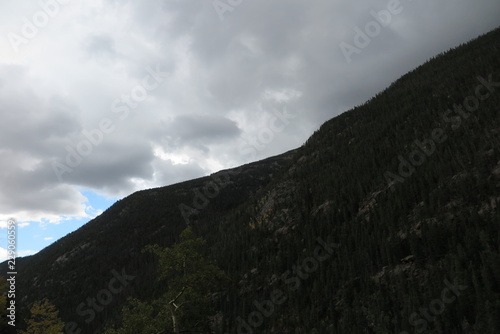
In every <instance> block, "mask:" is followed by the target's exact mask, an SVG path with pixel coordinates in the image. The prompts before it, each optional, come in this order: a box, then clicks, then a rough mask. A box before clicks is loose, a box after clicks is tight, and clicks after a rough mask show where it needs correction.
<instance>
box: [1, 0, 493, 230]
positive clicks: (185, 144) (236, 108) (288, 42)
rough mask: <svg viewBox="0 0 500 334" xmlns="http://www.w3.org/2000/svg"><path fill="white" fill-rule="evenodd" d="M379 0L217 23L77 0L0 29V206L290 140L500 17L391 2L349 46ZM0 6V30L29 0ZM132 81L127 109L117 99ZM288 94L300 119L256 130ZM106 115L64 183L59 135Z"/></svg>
mask: <svg viewBox="0 0 500 334" xmlns="http://www.w3.org/2000/svg"><path fill="white" fill-rule="evenodd" d="M222 1H223V2H225V3H228V2H226V1H225V0H222ZM393 1H394V0H393ZM389 3H390V1H385V0H377V1H370V2H366V1H365V2H348V1H330V0H328V1H327V0H318V1H315V2H306V1H303V0H273V1H250V0H244V1H242V2H241V4H239V5H237V6H233V7H232V10H231V11H227V12H225V13H224V14H223V19H224V20H222V21H221V19H220V13H217V11H216V9H215V8H214V6H213V1H212V0H209V1H163V0H151V1H143V2H139V1H130V0H123V1H117V0H106V1H103V2H101V1H85V2H83V1H82V2H77V4H78V5H76V6H75V5H68V6H66V7H65V8H64V10H63V9H61V14H60V15H59V16H57V17H55V18H54V19H53V20H51V21H50V22H49V24H48V25H47V27H44V28H43V29H41V30H40V33H39V34H38V35H37V36H36V38H33V39H30V40H29V43H28V44H27V45H23V51H22V52H21V53H19V54H16V53H14V52H13V51H12V48H11V46H10V45H9V42H8V40H7V39H4V40H2V41H0V43H5V44H0V47H1V49H2V50H3V51H2V53H1V54H0V117H1V119H2V123H1V125H0V159H1V162H2V164H3V165H4V166H7V167H5V168H3V169H2V171H1V173H0V182H1V184H2V186H3V187H2V193H1V194H0V199H1V202H0V203H1V204H0V209H1V211H2V212H4V213H5V215H16V214H17V213H20V212H22V213H23V214H22V216H23V217H30V218H31V219H35V220H36V219H40V218H42V217H44V215H49V216H51V217H54V216H57V215H60V216H62V215H71V214H74V215H77V216H78V215H82V214H83V213H82V212H83V209H82V205H81V202H82V201H83V200H84V199H85V198H84V197H83V196H82V195H81V194H80V192H79V191H80V190H81V189H82V188H83V189H93V190H95V191H98V192H101V193H103V194H107V195H113V196H124V195H126V194H128V193H130V192H132V191H134V190H137V189H142V188H147V187H156V186H161V185H166V184H170V183H174V182H179V181H182V180H185V179H189V178H194V177H198V176H202V175H205V174H209V173H211V172H214V171H216V170H218V169H222V168H227V167H230V166H235V165H238V164H241V163H245V162H248V161H249V159H250V158H255V159H259V158H264V157H266V156H268V155H270V154H277V153H280V152H284V151H287V150H289V149H292V148H296V147H297V146H299V145H301V144H302V143H303V142H305V140H306V139H307V138H308V137H309V136H310V135H311V134H312V132H313V131H314V130H316V129H317V128H318V127H319V126H320V125H321V123H322V122H324V121H326V120H328V119H330V118H331V117H334V116H336V115H338V114H339V113H341V112H343V111H346V110H348V109H349V108H352V107H353V106H355V105H358V104H361V103H363V102H365V101H366V100H367V99H369V98H371V97H372V96H374V95H375V94H376V93H378V92H380V91H381V90H383V89H384V88H385V87H387V86H388V85H389V84H390V83H392V82H393V81H394V80H396V79H397V78H398V77H400V76H401V75H403V74H405V73H406V72H408V71H409V70H411V69H413V68H415V67H417V66H418V65H420V64H422V63H423V62H425V61H426V60H427V59H429V58H431V57H433V56H434V55H436V54H438V53H440V52H443V51H446V50H448V49H450V48H451V47H454V46H457V45H459V44H460V43H463V42H466V41H468V40H470V39H472V38H474V37H476V36H478V35H480V34H483V33H486V32H487V31H489V30H491V29H493V28H495V27H496V26H497V25H498V17H499V15H500V3H499V2H498V1H497V0H478V1H474V2H472V1H468V0H441V1H437V2H436V1H430V0H420V1H418V0H413V1H410V0H401V1H400V2H399V7H400V9H401V10H400V11H399V12H398V13H397V14H394V15H392V17H391V20H390V22H389V23H388V24H387V25H386V26H383V27H380V31H378V32H377V34H376V36H372V37H371V38H370V41H369V43H368V45H366V46H363V47H362V48H358V49H359V50H358V51H359V52H357V53H354V54H352V55H351V56H350V57H347V58H350V59H347V58H346V56H345V54H344V53H343V51H342V48H341V47H340V46H341V43H348V44H350V45H354V39H355V36H356V29H358V28H359V29H361V30H364V29H365V27H366V25H367V23H369V22H370V21H373V20H374V16H373V14H372V11H377V12H378V11H381V10H386V9H387V8H388V6H389ZM2 6H5V8H6V9H7V8H8V9H9V11H0V22H2V23H0V32H1V33H2V34H3V35H7V34H8V33H9V32H11V31H17V32H19V31H20V28H21V26H20V24H21V25H22V17H23V15H24V16H29V15H32V14H33V13H32V12H33V10H37V8H35V7H36V6H31V7H33V8H31V7H30V8H29V10H28V9H26V6H24V5H22V4H19V5H14V4H13V3H9V4H5V5H0V7H2ZM0 9H2V8H0ZM14 9H15V10H14ZM26 10H28V12H25V11H26ZM8 12H9V13H16V15H17V16H16V17H11V15H8V14H6V13H8ZM18 16H19V17H18ZM148 69H152V71H160V72H161V73H162V74H161V75H160V77H161V79H162V80H161V82H160V83H159V84H158V85H157V86H155V88H151V87H152V86H151V85H153V83H154V81H151V80H150V79H146V80H147V81H144V80H145V77H146V76H148V75H151V73H150V72H151V71H150V70H148ZM153 77H155V75H153ZM156 78H157V79H158V78H159V76H158V74H157V75H156ZM144 82H146V84H147V85H149V86H148V87H150V88H151V89H148V90H147V91H146V92H147V95H144V94H143V95H141V94H140V93H141V92H142V89H143V88H144V86H143V85H144ZM141 87H142V88H141ZM134 92H135V95H136V98H137V99H138V100H137V101H135V102H134V101H132V102H134V103H133V105H134V107H129V109H130V113H129V115H128V116H127V117H124V118H123V119H122V118H120V115H121V114H117V113H114V112H113V108H112V104H113V101H115V100H116V99H127V98H130V96H131V95H132V94H134ZM129 101H130V100H129ZM122 107H123V104H122ZM283 107H286V108H287V109H288V110H290V111H291V112H292V113H293V115H294V116H295V118H293V119H290V120H289V122H288V123H287V124H286V126H284V127H283V128H282V129H283V130H282V131H281V132H279V133H273V137H272V140H271V141H270V142H269V143H266V144H265V145H264V144H263V143H262V142H258V138H259V134H261V133H262V131H263V129H266V128H269V121H270V120H272V117H274V116H273V115H275V111H276V110H282V109H283ZM103 119H109V120H110V121H111V122H112V125H113V126H114V127H113V131H110V132H109V133H106V134H103V137H102V142H100V143H99V144H98V145H95V146H94V147H92V153H91V154H89V155H87V156H85V157H83V159H82V161H81V163H80V164H78V166H77V167H75V168H72V171H71V173H66V174H65V175H64V178H63V182H60V180H58V178H57V177H56V175H55V174H54V171H53V168H52V165H51V163H53V162H54V161H58V162H64V161H65V159H66V156H67V154H68V153H67V147H68V146H69V147H72V148H76V147H77V145H78V144H80V143H82V141H85V140H88V139H87V138H86V137H85V136H84V135H83V134H82V130H87V131H91V130H95V129H99V124H100V122H101V121H102V120H103ZM256 138H257V139H256ZM256 140H257V141H256ZM252 145H255V146H252ZM248 152H252V154H248ZM12 161H15V162H16V163H15V164H14V163H12Z"/></svg>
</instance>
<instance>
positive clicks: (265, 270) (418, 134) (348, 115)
mask: <svg viewBox="0 0 500 334" xmlns="http://www.w3.org/2000/svg"><path fill="white" fill-rule="evenodd" d="M499 51H500V30H499V29H496V30H494V31H492V32H490V33H488V34H486V35H484V36H481V37H480V38H478V39H476V40H474V41H471V42H469V43H466V44H464V45H461V46H460V47H458V48H456V49H453V50H450V51H448V52H446V53H443V54H440V55H438V56H436V57H434V58H433V59H431V60H430V61H428V62H426V63H425V64H423V65H422V66H420V67H418V68H417V69H415V70H413V71H411V72H410V73H408V74H406V75H404V76H403V77H401V78H400V79H399V80H397V81H396V82H394V83H393V84H392V85H391V86H390V87H388V88H387V89H385V90H384V91H383V92H381V93H379V94H377V95H376V96H375V97H373V98H372V99H370V100H369V101H367V102H366V103H364V104H363V105H360V106H358V107H356V108H354V109H352V110H349V111H347V112H345V113H343V114H341V115H339V116H337V117H335V118H333V119H331V120H329V121H327V122H326V123H324V124H323V125H322V126H321V128H320V129H319V130H318V131H316V132H315V133H314V134H313V135H312V136H311V137H310V138H309V139H308V140H307V142H306V143H305V144H304V145H303V146H301V147H300V148H298V149H296V150H293V151H290V152H287V153H284V154H282V155H280V156H276V157H272V158H268V159H265V160H262V161H259V162H255V163H251V164H248V165H244V166H242V167H239V168H237V169H233V170H227V171H222V172H219V173H216V174H214V175H211V176H208V177H204V178H199V179H196V180H191V181H188V182H183V183H179V184H175V185H171V186H167V187H162V188H157V189H150V190H144V191H140V192H137V193H134V194H132V195H130V196H129V197H127V198H125V199H123V200H120V201H118V202H117V203H115V204H114V205H113V206H112V207H110V208H109V209H108V210H107V211H106V212H104V213H103V214H102V215H100V216H99V217H97V218H95V219H94V220H92V221H91V222H89V223H88V224H86V225H85V226H83V227H82V228H80V229H79V230H77V231H75V232H73V233H71V234H69V235H67V236H66V237H64V238H62V239H61V240H59V241H57V242H55V243H54V244H52V245H51V246H49V247H47V248H45V249H44V250H43V251H41V252H40V253H38V254H36V255H34V256H31V257H27V258H24V259H19V262H18V266H17V268H18V272H19V273H20V274H19V276H18V282H17V291H18V298H17V300H18V303H19V304H21V305H23V307H24V308H25V310H24V311H21V313H20V315H19V317H20V319H21V318H23V319H27V318H28V317H29V314H27V310H28V309H29V307H30V306H31V305H32V304H33V303H34V302H37V301H41V300H44V299H47V300H49V301H50V302H52V303H53V304H54V305H55V306H56V307H57V308H58V309H59V314H60V317H61V319H62V320H63V322H64V323H65V324H66V330H65V331H66V333H102V332H104V331H105V330H106V329H108V328H111V327H115V328H119V327H120V326H121V324H122V312H121V310H122V307H123V306H125V305H126V304H127V302H126V299H127V297H130V296H132V297H135V298H137V299H139V300H141V301H144V302H146V303H147V302H149V301H152V300H154V299H156V298H158V296H160V295H162V293H163V292H164V291H165V290H166V289H167V288H168V285H169V284H168V281H167V282H165V281H160V280H158V279H157V278H158V275H159V273H158V269H157V268H158V260H157V259H156V257H155V256H153V255H152V254H148V253H145V252H143V251H142V250H143V249H144V248H145V247H146V246H147V245H152V244H157V245H159V246H160V247H171V246H172V245H174V244H175V243H178V242H179V235H180V234H181V231H183V230H184V229H185V228H186V227H187V225H190V226H191V227H192V229H193V231H194V232H195V233H196V235H198V236H200V237H202V238H203V239H204V240H205V241H206V249H205V250H204V252H205V253H204V255H205V256H206V257H207V258H209V259H210V260H211V261H212V262H213V263H214V264H216V265H217V266H218V268H220V269H221V270H222V271H223V272H224V273H225V274H226V275H227V282H225V284H224V287H223V289H222V290H220V291H216V292H214V293H213V294H212V298H213V303H212V309H211V310H210V312H208V311H207V317H209V318H210V324H211V331H209V332H211V333H290V334H312V333H320V334H323V333H377V334H379V333H380V334H382V333H384V334H385V333H398V334H400V333H500V244H499V238H500V227H499V224H500V210H499V206H500V57H499ZM4 269H5V264H2V272H6V270H4ZM21 273H22V274H21ZM23 312H24V313H23ZM159 316H160V315H159ZM20 326H23V324H22V323H20ZM24 326H25V325H24ZM184 326H185V328H188V329H189V328H195V327H196V325H195V324H184ZM188 329H185V330H184V331H183V332H184V333H194V332H195V331H194V330H193V331H190V330H188ZM80 330H81V331H80ZM143 332H144V333H156V332H153V331H147V330H146V329H144V330H143ZM181 332H182V331H181ZM198 332H200V331H198ZM120 333H128V332H125V331H124V332H120ZM163 333H170V331H168V329H165V331H164V332H163ZM207 333H208V332H207Z"/></svg>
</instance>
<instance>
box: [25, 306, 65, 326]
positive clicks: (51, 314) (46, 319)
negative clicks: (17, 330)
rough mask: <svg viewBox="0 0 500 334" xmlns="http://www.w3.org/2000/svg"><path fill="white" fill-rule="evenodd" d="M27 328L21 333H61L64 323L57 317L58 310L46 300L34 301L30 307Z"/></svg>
mask: <svg viewBox="0 0 500 334" xmlns="http://www.w3.org/2000/svg"><path fill="white" fill-rule="evenodd" d="M30 312H31V318H30V319H29V320H28V329H27V330H26V331H21V334H62V333H63V328H64V323H63V322H62V321H61V319H60V318H59V311H58V310H57V309H56V307H55V306H54V305H53V304H51V303H50V302H49V301H48V300H46V299H45V300H43V301H42V302H35V303H34V304H33V306H32V307H31V310H30Z"/></svg>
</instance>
